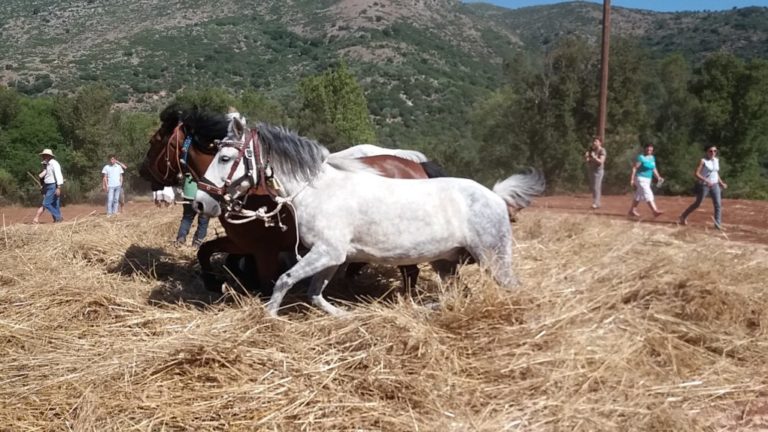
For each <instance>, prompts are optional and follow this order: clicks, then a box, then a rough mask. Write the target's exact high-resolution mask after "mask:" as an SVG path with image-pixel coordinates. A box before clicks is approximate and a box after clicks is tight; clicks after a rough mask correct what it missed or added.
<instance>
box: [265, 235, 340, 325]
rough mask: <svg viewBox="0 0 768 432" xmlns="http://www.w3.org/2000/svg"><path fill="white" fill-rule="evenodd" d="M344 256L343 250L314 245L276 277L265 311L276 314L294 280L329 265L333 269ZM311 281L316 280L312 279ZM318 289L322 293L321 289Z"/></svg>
mask: <svg viewBox="0 0 768 432" xmlns="http://www.w3.org/2000/svg"><path fill="white" fill-rule="evenodd" d="M345 258H346V257H345V256H344V253H343V252H339V251H331V250H329V249H328V248H327V247H323V246H321V245H315V247H313V248H312V249H310V250H309V252H308V253H307V254H306V255H305V256H304V258H302V259H301V260H300V261H299V262H298V263H296V265H294V266H293V267H291V268H290V269H289V270H288V271H287V272H285V273H283V274H282V276H280V278H278V279H277V283H275V288H274V290H273V291H272V297H271V298H270V299H269V302H267V304H266V308H267V313H269V315H271V316H273V317H276V316H277V311H278V310H279V309H280V304H281V303H282V302H283V298H284V297H285V294H286V293H287V292H288V290H289V289H290V288H291V287H292V286H294V285H295V284H296V282H298V281H300V280H302V279H304V278H307V277H309V276H312V275H314V274H317V273H318V272H320V271H322V270H324V269H327V268H329V267H333V268H334V271H335V268H336V267H338V266H339V265H341V264H342V263H343V262H344V260H345ZM313 283H318V282H315V281H314V280H313ZM323 287H324V286H323ZM320 291H321V294H322V289H321V290H320ZM321 294H318V295H321Z"/></svg>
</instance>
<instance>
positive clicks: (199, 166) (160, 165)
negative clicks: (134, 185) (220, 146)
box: [139, 103, 229, 190]
mask: <svg viewBox="0 0 768 432" xmlns="http://www.w3.org/2000/svg"><path fill="white" fill-rule="evenodd" d="M160 121H161V124H160V127H159V128H158V129H157V131H155V133H154V134H152V137H151V138H150V140H149V149H148V150H147V153H146V155H145V157H144V161H143V162H142V164H141V166H140V168H139V174H140V175H141V177H142V178H144V179H145V180H147V181H149V182H150V183H151V184H152V189H153V190H160V189H162V188H163V187H164V186H173V185H177V184H179V183H180V181H181V180H182V178H183V176H184V174H187V173H189V174H190V175H191V176H192V177H193V178H194V179H195V180H198V179H200V178H201V177H202V174H203V173H205V170H206V169H207V168H208V165H210V163H211V160H213V155H214V154H215V153H216V150H217V146H216V140H218V139H221V138H223V137H225V136H226V134H227V127H228V124H229V122H228V120H227V118H226V117H225V116H224V115H222V114H214V113H210V112H207V111H203V110H200V109H198V108H197V107H192V108H186V107H183V106H182V105H180V104H176V103H174V104H171V105H169V106H168V107H166V108H165V109H164V110H163V111H162V112H161V113H160Z"/></svg>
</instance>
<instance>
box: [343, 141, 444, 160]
mask: <svg viewBox="0 0 768 432" xmlns="http://www.w3.org/2000/svg"><path fill="white" fill-rule="evenodd" d="M333 155H334V156H338V157H344V158H348V159H355V158H361V157H366V156H379V155H390V156H397V157H399V158H403V159H408V160H410V161H412V162H417V163H422V162H429V159H428V158H427V156H426V155H424V153H422V152H420V151H416V150H402V149H391V148H386V147H379V146H377V145H373V144H358V145H356V146H353V147H349V148H346V149H344V150H341V151H337V152H336V153H333Z"/></svg>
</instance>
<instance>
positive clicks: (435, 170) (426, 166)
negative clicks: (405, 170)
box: [420, 161, 450, 178]
mask: <svg viewBox="0 0 768 432" xmlns="http://www.w3.org/2000/svg"><path fill="white" fill-rule="evenodd" d="M420 165H421V168H422V169H423V170H424V172H425V173H426V174H427V177H429V178H437V177H450V175H449V174H448V171H446V170H445V168H443V167H442V166H440V165H439V164H438V163H437V162H435V161H426V162H421V163H420Z"/></svg>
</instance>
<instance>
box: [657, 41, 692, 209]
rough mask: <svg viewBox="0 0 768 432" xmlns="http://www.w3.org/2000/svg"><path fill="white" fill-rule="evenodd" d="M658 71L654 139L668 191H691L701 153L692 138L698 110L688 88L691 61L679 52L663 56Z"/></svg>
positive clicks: (676, 192) (690, 75) (677, 192)
mask: <svg viewBox="0 0 768 432" xmlns="http://www.w3.org/2000/svg"><path fill="white" fill-rule="evenodd" d="M658 70H659V72H658V76H660V77H664V79H659V80H657V83H658V89H659V93H660V97H659V104H658V106H657V107H656V108H655V113H656V119H655V121H654V124H653V129H654V132H653V137H652V141H653V142H654V144H657V145H656V154H657V156H658V158H659V160H660V161H661V165H662V166H663V169H662V175H663V176H664V178H665V179H666V180H667V181H666V183H665V184H666V186H665V187H666V188H667V190H669V191H670V192H672V193H674V194H680V193H688V192H690V190H691V185H692V184H693V170H694V169H695V167H696V161H697V160H698V159H697V158H698V157H699V156H700V155H701V150H700V149H699V148H698V147H700V146H698V145H696V144H695V142H694V140H693V137H692V132H693V130H694V127H695V125H696V123H695V117H694V116H695V113H696V111H697V110H698V104H697V101H696V98H695V97H694V96H693V95H692V94H691V93H690V91H689V90H688V87H689V85H690V82H691V78H692V74H691V70H690V66H689V65H688V62H687V61H686V60H685V58H684V57H683V56H682V55H679V54H677V55H672V56H670V57H667V58H665V59H663V60H662V62H661V64H660V65H659V69H658Z"/></svg>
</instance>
